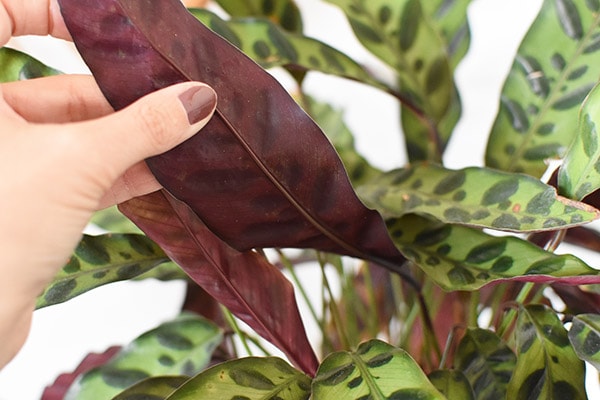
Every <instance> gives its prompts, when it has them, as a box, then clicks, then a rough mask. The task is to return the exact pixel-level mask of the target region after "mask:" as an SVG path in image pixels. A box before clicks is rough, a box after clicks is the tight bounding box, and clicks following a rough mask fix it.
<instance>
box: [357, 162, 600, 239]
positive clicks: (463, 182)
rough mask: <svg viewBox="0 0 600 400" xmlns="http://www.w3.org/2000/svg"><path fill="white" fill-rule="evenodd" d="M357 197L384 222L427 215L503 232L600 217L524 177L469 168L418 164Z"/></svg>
mask: <svg viewBox="0 0 600 400" xmlns="http://www.w3.org/2000/svg"><path fill="white" fill-rule="evenodd" d="M358 193H359V196H360V197H361V198H362V200H363V201H364V202H365V203H366V204H368V205H369V206H371V207H373V208H375V209H377V210H378V211H379V212H380V213H382V214H383V215H384V216H385V217H388V218H390V217H400V216H402V215H404V214H407V213H422V214H428V215H431V216H433V217H435V218H436V219H439V220H441V221H443V222H446V223H455V224H461V225H469V226H476V227H485V228H492V229H497V230H505V231H518V232H524V231H543V230H555V229H557V228H563V227H569V226H574V225H580V224H583V223H586V222H590V221H593V220H595V219H597V218H599V217H600V211H598V210H596V209H595V208H593V207H590V206H588V205H587V204H584V203H579V202H576V201H572V200H569V199H567V198H564V197H561V196H558V195H557V194H556V190H555V189H554V188H553V187H551V186H549V185H546V184H544V183H542V182H540V181H539V180H537V179H535V178H533V177H531V176H528V175H523V174H512V173H505V172H501V171H497V170H493V169H489V168H478V167H471V168H465V169H461V170H450V169H446V168H443V167H441V166H438V165H435V164H429V163H427V164H415V165H413V166H410V167H407V168H405V169H401V170H396V171H392V172H389V173H386V174H384V175H381V177H380V178H378V179H374V180H372V181H370V182H369V183H368V184H367V185H364V186H362V187H359V188H358Z"/></svg>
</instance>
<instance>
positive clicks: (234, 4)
mask: <svg viewBox="0 0 600 400" xmlns="http://www.w3.org/2000/svg"><path fill="white" fill-rule="evenodd" d="M217 3H218V4H219V5H220V6H221V7H222V8H223V10H225V11H226V12H227V13H228V14H229V15H231V16H232V17H267V18H268V19H269V20H271V21H273V22H274V23H276V24H277V25H280V26H281V27H282V28H283V29H285V30H286V31H290V32H295V33H302V15H300V10H299V9H298V6H297V5H296V3H294V0H217Z"/></svg>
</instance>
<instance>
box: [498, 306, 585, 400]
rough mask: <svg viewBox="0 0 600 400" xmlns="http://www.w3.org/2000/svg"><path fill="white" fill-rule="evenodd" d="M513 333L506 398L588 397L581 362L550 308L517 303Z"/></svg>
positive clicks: (575, 398)
mask: <svg viewBox="0 0 600 400" xmlns="http://www.w3.org/2000/svg"><path fill="white" fill-rule="evenodd" d="M515 335H516V342H517V349H518V352H517V355H518V357H517V366H516V368H515V370H514V373H513V376H512V379H511V381H510V384H509V386H508V391H507V395H506V398H507V399H515V400H521V399H552V400H561V399H572V400H579V399H587V396H586V394H585V366H584V363H583V361H581V360H580V359H579V358H577V355H576V354H575V352H574V351H573V348H572V347H571V344H570V343H569V338H568V337H567V331H566V329H565V328H564V327H563V325H562V323H561V322H560V320H559V319H558V317H557V315H556V314H555V312H554V311H553V310H551V309H549V308H546V307H545V306H541V305H531V306H526V307H520V310H519V317H518V319H517V328H516V331H515Z"/></svg>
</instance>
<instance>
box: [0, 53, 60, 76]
mask: <svg viewBox="0 0 600 400" xmlns="http://www.w3.org/2000/svg"><path fill="white" fill-rule="evenodd" d="M59 73H60V72H58V71H57V70H55V69H54V68H50V67H48V66H46V65H45V64H43V63H41V62H40V61H38V60H36V59H35V58H33V57H31V56H30V55H27V54H25V53H23V52H21V51H18V50H14V49H11V48H8V47H2V48H0V82H12V81H19V80H25V79H33V78H40V77H42V76H50V75H56V74H59Z"/></svg>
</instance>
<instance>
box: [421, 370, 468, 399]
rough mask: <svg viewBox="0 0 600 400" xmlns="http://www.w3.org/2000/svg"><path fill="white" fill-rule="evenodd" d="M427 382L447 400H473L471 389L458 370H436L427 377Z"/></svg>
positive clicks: (465, 378) (463, 375)
mask: <svg viewBox="0 0 600 400" xmlns="http://www.w3.org/2000/svg"><path fill="white" fill-rule="evenodd" d="M428 377H429V380H430V381H431V383H432V384H433V386H435V387H436V389H437V390H439V391H440V393H441V394H443V395H444V396H446V398H447V399H461V400H475V395H474V394H473V388H471V384H470V383H469V381H468V379H467V377H466V376H465V374H463V373H462V372H461V371H458V370H448V369H445V370H437V371H433V372H432V373H430V374H429V375H428Z"/></svg>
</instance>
